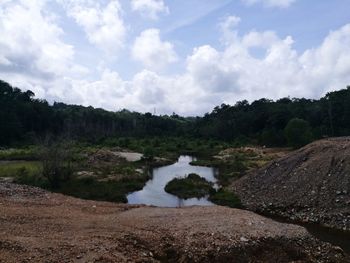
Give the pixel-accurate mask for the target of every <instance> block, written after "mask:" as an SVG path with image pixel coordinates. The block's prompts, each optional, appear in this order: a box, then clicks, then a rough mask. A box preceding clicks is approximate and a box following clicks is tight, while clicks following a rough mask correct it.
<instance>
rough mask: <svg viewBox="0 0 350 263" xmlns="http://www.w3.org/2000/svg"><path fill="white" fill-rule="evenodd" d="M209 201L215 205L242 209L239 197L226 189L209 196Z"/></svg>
mask: <svg viewBox="0 0 350 263" xmlns="http://www.w3.org/2000/svg"><path fill="white" fill-rule="evenodd" d="M209 200H210V201H212V202H213V203H214V204H217V205H221V206H228V207H232V208H241V207H242V204H241V201H240V200H239V198H238V196H236V195H235V194H234V193H232V192H229V191H227V190H224V189H220V190H219V191H217V192H213V193H212V194H211V195H210V196H209Z"/></svg>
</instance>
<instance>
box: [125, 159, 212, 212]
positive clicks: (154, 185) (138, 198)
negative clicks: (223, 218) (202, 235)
mask: <svg viewBox="0 0 350 263" xmlns="http://www.w3.org/2000/svg"><path fill="white" fill-rule="evenodd" d="M193 160H195V158H194V157H191V156H180V157H179V159H178V161H177V162H176V163H174V164H172V165H168V166H163V167H160V168H154V169H153V171H152V175H153V177H152V179H151V180H150V181H148V182H147V184H146V185H145V187H144V188H143V189H142V190H141V191H137V192H133V193H131V194H129V195H128V196H127V199H128V203H129V204H145V205H154V206H159V207H181V206H192V205H201V206H209V205H214V204H213V203H212V202H210V201H208V199H207V197H204V198H200V199H198V198H191V199H186V200H185V199H181V198H178V197H176V196H174V195H171V194H168V193H167V192H165V191H164V187H165V186H166V184H167V183H168V182H170V181H171V180H172V179H174V178H180V177H185V176H186V175H188V174H190V173H196V174H198V175H200V176H201V177H204V178H205V179H206V180H207V181H208V182H212V183H214V184H215V183H216V182H217V180H216V178H215V173H216V169H214V168H210V167H203V166H193V165H190V162H191V161H193Z"/></svg>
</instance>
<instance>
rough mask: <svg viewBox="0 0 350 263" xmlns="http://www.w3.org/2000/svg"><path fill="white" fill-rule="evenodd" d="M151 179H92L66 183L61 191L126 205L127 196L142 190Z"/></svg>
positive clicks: (84, 197) (143, 177)
mask: <svg viewBox="0 0 350 263" xmlns="http://www.w3.org/2000/svg"><path fill="white" fill-rule="evenodd" d="M148 180H149V177H145V176H140V177H139V178H134V177H132V178H128V177H123V179H121V180H119V181H114V180H107V181H98V180H95V179H94V178H92V177H87V178H81V179H73V180H69V181H66V182H64V183H63V184H62V186H61V188H60V189H59V192H60V193H63V194H66V195H71V196H75V197H79V198H83V199H90V200H97V201H111V202H120V203H126V202H127V199H126V195H127V194H128V193H130V192H134V191H138V190H141V189H142V188H143V187H144V185H145V182H146V181H148Z"/></svg>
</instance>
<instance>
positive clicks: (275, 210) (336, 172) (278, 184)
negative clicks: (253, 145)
mask: <svg viewBox="0 0 350 263" xmlns="http://www.w3.org/2000/svg"><path fill="white" fill-rule="evenodd" d="M232 189H233V191H235V192H236V193H237V194H238V195H239V196H240V198H241V200H242V203H243V204H244V205H245V206H246V207H247V208H249V209H251V210H254V211H259V212H264V213H272V214H277V215H280V216H284V217H288V218H290V219H292V220H300V221H307V222H315V223H321V224H324V225H328V226H331V227H334V228H338V229H343V230H350V137H344V138H333V139H325V140H320V141H317V142H314V143H312V144H309V145H307V146H305V147H304V148H302V149H300V150H298V151H295V152H292V153H290V154H288V155H286V156H285V157H282V158H280V159H278V160H276V161H274V162H272V163H270V164H269V165H267V166H265V167H263V168H261V169H259V170H257V171H254V172H251V173H249V174H248V175H246V176H244V177H243V178H241V179H239V180H238V181H236V182H234V183H233V185H232Z"/></svg>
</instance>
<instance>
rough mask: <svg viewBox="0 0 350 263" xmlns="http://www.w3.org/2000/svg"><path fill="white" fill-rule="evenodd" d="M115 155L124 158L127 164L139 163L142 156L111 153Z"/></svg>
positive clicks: (132, 153)
mask: <svg viewBox="0 0 350 263" xmlns="http://www.w3.org/2000/svg"><path fill="white" fill-rule="evenodd" d="M113 153H114V154H115V155H117V156H119V157H122V158H124V159H125V160H127V161H128V162H137V161H140V160H141V158H142V156H143V154H141V153H135V152H113Z"/></svg>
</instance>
